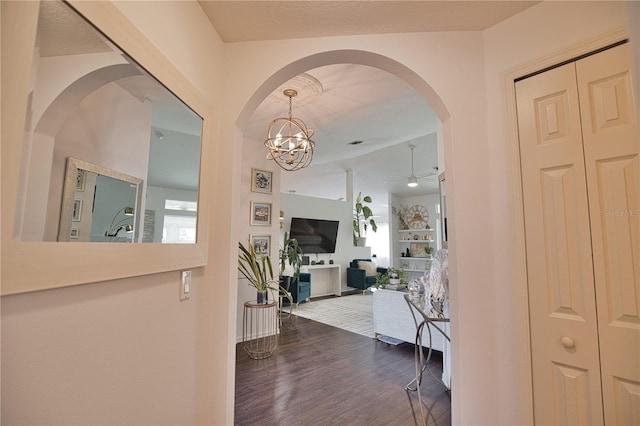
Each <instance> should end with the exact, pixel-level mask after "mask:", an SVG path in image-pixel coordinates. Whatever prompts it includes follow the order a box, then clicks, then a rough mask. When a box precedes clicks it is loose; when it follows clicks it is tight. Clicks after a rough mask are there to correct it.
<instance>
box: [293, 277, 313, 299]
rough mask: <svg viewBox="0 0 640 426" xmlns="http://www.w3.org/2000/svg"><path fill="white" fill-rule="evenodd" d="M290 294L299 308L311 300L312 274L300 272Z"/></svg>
mask: <svg viewBox="0 0 640 426" xmlns="http://www.w3.org/2000/svg"><path fill="white" fill-rule="evenodd" d="M289 293H291V297H292V299H293V303H295V304H296V306H298V304H299V303H300V302H305V301H308V300H309V298H311V274H309V273H307V272H300V276H299V277H298V279H297V280H296V279H294V280H293V281H292V282H291V285H290V286H289Z"/></svg>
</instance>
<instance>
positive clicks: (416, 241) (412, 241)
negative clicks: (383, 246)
mask: <svg viewBox="0 0 640 426" xmlns="http://www.w3.org/2000/svg"><path fill="white" fill-rule="evenodd" d="M398 242H399V243H421V244H429V243H435V241H430V240H398Z"/></svg>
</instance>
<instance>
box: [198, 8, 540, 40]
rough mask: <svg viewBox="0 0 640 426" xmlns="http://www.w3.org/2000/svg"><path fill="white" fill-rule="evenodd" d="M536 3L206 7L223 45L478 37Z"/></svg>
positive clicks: (205, 10) (206, 11)
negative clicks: (438, 34) (417, 35)
mask: <svg viewBox="0 0 640 426" xmlns="http://www.w3.org/2000/svg"><path fill="white" fill-rule="evenodd" d="M535 3H538V2H535V1H331V0H329V1H207V0H200V5H201V6H202V9H203V10H204V12H205V13H206V14H207V16H208V17H209V20H210V21H211V22H212V23H213V26H214V27H215V28H216V30H217V31H218V34H219V35H220V37H221V38H222V40H224V41H225V42H237V41H256V40H281V39H292V38H309V37H330V36H345V35H362V34H383V33H411V32H429V31H481V30H484V29H487V28H489V27H491V26H492V25H495V24H496V23H498V22H501V21H503V20H505V19H507V18H509V17H511V16H513V15H515V14H517V13H519V12H522V11H523V10H524V9H526V8H528V7H531V6H532V5H534V4H535Z"/></svg>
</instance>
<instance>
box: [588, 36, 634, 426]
mask: <svg viewBox="0 0 640 426" xmlns="http://www.w3.org/2000/svg"><path fill="white" fill-rule="evenodd" d="M628 50H629V48H628V46H627V45H626V44H625V45H622V46H618V47H616V48H613V49H609V50H607V51H605V52H602V53H600V54H598V55H593V56H590V57H588V58H585V59H582V60H580V61H578V62H577V63H576V72H577V80H578V90H579V94H580V101H581V116H582V123H583V125H582V130H583V141H584V151H585V167H586V176H587V185H588V192H589V207H590V214H591V233H592V244H593V258H594V274H595V275H594V276H595V287H596V299H597V309H598V332H599V336H600V351H601V370H602V390H603V401H604V410H605V421H606V423H607V424H640V391H639V390H640V266H639V265H640V204H639V201H640V172H639V170H640V162H639V161H640V160H639V148H640V139H639V135H638V123H636V121H635V120H636V117H637V115H636V113H635V110H634V102H633V99H634V94H633V85H632V81H631V73H630V69H631V67H630V60H629V57H630V55H629V51H628Z"/></svg>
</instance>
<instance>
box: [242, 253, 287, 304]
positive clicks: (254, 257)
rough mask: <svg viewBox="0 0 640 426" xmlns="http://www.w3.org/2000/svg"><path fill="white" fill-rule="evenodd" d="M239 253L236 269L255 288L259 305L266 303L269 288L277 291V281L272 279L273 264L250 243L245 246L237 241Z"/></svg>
mask: <svg viewBox="0 0 640 426" xmlns="http://www.w3.org/2000/svg"><path fill="white" fill-rule="evenodd" d="M238 248H239V249H240V253H239V254H238V270H239V271H240V273H241V274H242V275H243V276H244V277H245V278H246V279H247V280H249V285H251V286H252V287H255V289H256V290H257V300H256V302H257V303H258V304H259V305H262V304H265V303H267V298H268V296H267V292H268V291H269V290H276V291H278V290H279V289H278V287H274V286H273V285H274V284H276V285H277V284H278V281H276V280H274V279H273V266H272V265H271V258H270V257H269V256H268V255H262V256H260V255H258V254H256V251H255V249H254V248H253V246H252V245H251V244H249V246H248V247H245V246H244V245H243V244H242V243H238Z"/></svg>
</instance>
